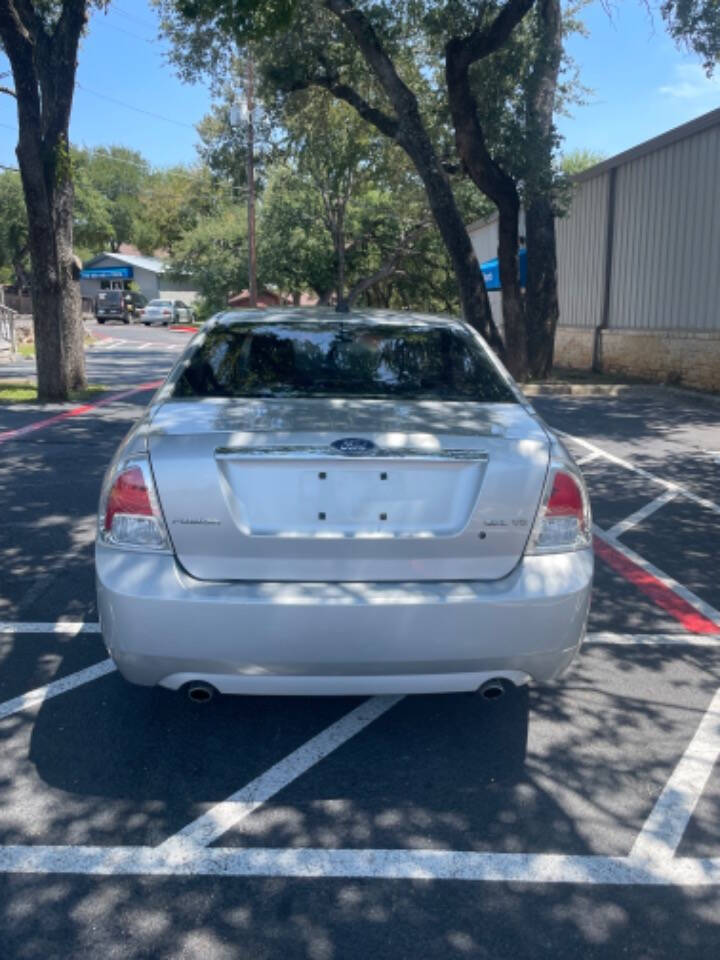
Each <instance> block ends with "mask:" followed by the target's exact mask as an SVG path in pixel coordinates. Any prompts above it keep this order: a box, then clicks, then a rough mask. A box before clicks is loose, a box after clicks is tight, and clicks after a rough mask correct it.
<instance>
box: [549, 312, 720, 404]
mask: <svg viewBox="0 0 720 960" xmlns="http://www.w3.org/2000/svg"><path fill="white" fill-rule="evenodd" d="M594 338H595V331H594V330H592V329H588V328H583V327H558V330H557V336H556V339H555V365H556V366H558V367H571V368H574V369H577V370H589V369H590V368H591V367H592V353H593V341H594ZM599 359H600V366H601V369H602V371H603V373H617V374H622V375H626V376H632V377H639V378H641V379H643V380H649V381H652V382H654V383H675V384H678V385H682V386H687V387H695V388H697V389H700V390H712V391H715V392H720V333H703V332H700V331H690V330H685V331H680V330H657V331H656V330H653V331H650V330H612V329H608V330H603V331H602V332H601V334H600V357H599Z"/></svg>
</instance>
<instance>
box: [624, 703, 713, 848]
mask: <svg viewBox="0 0 720 960" xmlns="http://www.w3.org/2000/svg"><path fill="white" fill-rule="evenodd" d="M719 756H720V690H718V691H717V693H716V694H715V696H714V697H713V699H712V701H711V702H710V706H709V707H708V709H707V711H706V712H705V714H704V716H703V718H702V720H701V721H700V723H699V725H698V728H697V730H696V731H695V736H694V737H693V738H692V740H691V741H690V743H689V744H688V747H687V750H686V751H685V753H684V754H683V755H682V757H681V758H680V761H679V763H678V765H677V766H676V767H675V769H674V771H673V773H672V776H671V777H670V779H669V780H668V782H667V783H666V784H665V786H664V787H663V790H662V793H661V794H660V796H659V797H658V798H657V801H656V802H655V806H654V807H653V809H652V812H651V814H650V816H649V817H648V818H647V820H646V821H645V824H644V826H643V828H642V830H641V831H640V833H639V834H638V836H637V839H636V840H635V843H634V844H633V848H632V850H631V856H635V857H644V858H646V859H667V858H668V857H672V855H673V854H674V853H675V851H676V850H677V848H678V846H679V845H680V841H681V840H682V838H683V834H684V833H685V829H686V827H687V825H688V823H689V822H690V817H691V816H692V814H693V810H694V809H695V807H696V806H697V802H698V800H699V799H700V796H701V794H702V792H703V790H704V789H705V785H706V783H707V781H708V779H709V777H710V774H711V773H712V770H713V767H714V765H715V763H716V761H717V759H718V757H719Z"/></svg>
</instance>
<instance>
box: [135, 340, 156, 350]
mask: <svg viewBox="0 0 720 960" xmlns="http://www.w3.org/2000/svg"><path fill="white" fill-rule="evenodd" d="M152 346H154V344H153V343H152V341H147V343H141V344H140V346H139V347H138V350H147V349H148V347H152Z"/></svg>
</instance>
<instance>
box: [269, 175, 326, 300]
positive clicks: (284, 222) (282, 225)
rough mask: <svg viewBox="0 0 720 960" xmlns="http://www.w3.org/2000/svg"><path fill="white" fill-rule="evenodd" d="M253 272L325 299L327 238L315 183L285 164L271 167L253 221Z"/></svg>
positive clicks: (297, 294)
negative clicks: (255, 241) (255, 237)
mask: <svg viewBox="0 0 720 960" xmlns="http://www.w3.org/2000/svg"><path fill="white" fill-rule="evenodd" d="M258 237H259V243H258V273H259V274H260V276H261V277H263V279H264V281H265V282H266V283H271V284H275V285H276V286H277V287H278V288H279V289H280V290H282V291H287V292H288V293H291V294H293V295H294V297H295V299H296V300H297V299H299V297H300V294H301V293H303V291H306V290H313V291H314V292H315V293H316V294H317V296H318V297H319V299H320V301H321V302H327V301H328V300H329V297H330V295H331V293H332V289H333V286H334V285H335V272H334V251H333V245H332V240H331V238H330V235H329V233H328V231H327V230H326V228H325V225H324V223H323V210H322V201H321V198H320V196H319V193H318V191H317V189H316V188H315V186H314V185H313V184H312V183H311V182H309V180H308V178H307V177H305V176H303V175H301V174H300V173H298V171H297V170H296V169H294V168H293V167H292V166H290V165H289V164H286V163H284V164H277V165H275V166H274V167H273V168H271V170H270V172H269V176H268V183H267V187H266V188H265V191H264V193H263V199H262V204H261V206H260V216H259V221H258Z"/></svg>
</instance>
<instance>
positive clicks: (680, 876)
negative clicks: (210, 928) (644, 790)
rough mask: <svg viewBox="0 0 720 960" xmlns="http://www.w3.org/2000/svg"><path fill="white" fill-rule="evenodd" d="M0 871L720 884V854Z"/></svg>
mask: <svg viewBox="0 0 720 960" xmlns="http://www.w3.org/2000/svg"><path fill="white" fill-rule="evenodd" d="M0 872H3V873H26V874H48V873H56V874H84V875H94V876H138V875H153V876H215V877H292V878H298V879H310V878H313V877H316V878H322V877H331V878H356V879H360V878H368V879H374V880H465V881H470V882H514V883H536V884H548V883H573V884H577V885H595V884H603V885H608V886H638V885H642V886H646V885H649V886H688V887H696V886H697V887H702V886H717V885H720V857H708V858H698V859H695V858H689V857H683V858H674V859H667V860H665V861H654V860H644V859H641V858H639V857H603V856H592V855H588V856H582V855H580V856H578V855H564V854H548V853H534V854H526V853H475V852H470V851H454V850H362V849H360V850H358V849H349V850H347V849H346V850H343V849H334V850H332V849H282V848H281V849H277V848H263V847H259V848H253V849H242V848H237V847H230V848H223V847H216V848H212V849H205V848H200V849H199V850H198V851H197V852H196V856H195V857H193V858H188V859H186V860H183V861H178V860H176V859H175V858H174V857H172V856H170V855H168V853H167V852H166V851H164V850H163V849H162V848H161V847H86V846H77V847H51V846H41V845H39V844H35V845H32V846H31V845H27V846H24V845H23V846H20V845H13V846H7V847H0Z"/></svg>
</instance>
